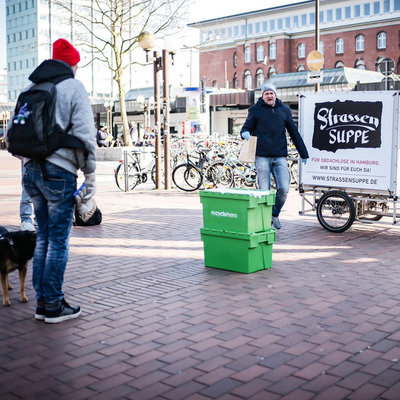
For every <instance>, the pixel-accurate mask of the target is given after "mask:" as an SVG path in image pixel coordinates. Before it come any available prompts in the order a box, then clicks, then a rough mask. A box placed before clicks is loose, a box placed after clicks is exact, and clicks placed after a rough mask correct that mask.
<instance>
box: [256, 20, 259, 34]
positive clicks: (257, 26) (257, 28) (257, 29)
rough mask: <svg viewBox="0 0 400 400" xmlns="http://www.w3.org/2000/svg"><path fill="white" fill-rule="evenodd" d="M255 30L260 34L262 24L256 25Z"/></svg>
mask: <svg viewBox="0 0 400 400" xmlns="http://www.w3.org/2000/svg"><path fill="white" fill-rule="evenodd" d="M255 29H256V33H260V23H259V22H256V23H255Z"/></svg>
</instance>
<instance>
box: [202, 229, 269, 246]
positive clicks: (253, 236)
mask: <svg viewBox="0 0 400 400" xmlns="http://www.w3.org/2000/svg"><path fill="white" fill-rule="evenodd" d="M200 233H201V234H202V235H210V236H222V237H226V238H230V239H239V240H247V241H249V242H250V245H249V247H257V246H258V245H259V244H260V243H264V242H266V243H268V244H273V243H275V239H276V229H275V228H271V229H269V230H267V231H264V232H257V233H241V232H230V231H221V230H218V229H209V228H200Z"/></svg>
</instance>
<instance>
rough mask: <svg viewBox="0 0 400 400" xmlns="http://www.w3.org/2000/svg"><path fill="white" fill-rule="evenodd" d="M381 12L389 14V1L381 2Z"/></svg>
mask: <svg viewBox="0 0 400 400" xmlns="http://www.w3.org/2000/svg"><path fill="white" fill-rule="evenodd" d="M383 12H385V13H388V12H390V0H385V1H384V2H383Z"/></svg>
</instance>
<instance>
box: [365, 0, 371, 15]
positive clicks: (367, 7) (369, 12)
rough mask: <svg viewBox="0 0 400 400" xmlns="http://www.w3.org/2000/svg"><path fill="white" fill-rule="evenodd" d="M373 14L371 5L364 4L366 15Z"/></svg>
mask: <svg viewBox="0 0 400 400" xmlns="http://www.w3.org/2000/svg"><path fill="white" fill-rule="evenodd" d="M370 14H371V7H370V5H369V3H366V4H364V15H370Z"/></svg>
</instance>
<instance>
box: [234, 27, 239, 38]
mask: <svg viewBox="0 0 400 400" xmlns="http://www.w3.org/2000/svg"><path fill="white" fill-rule="evenodd" d="M233 34H234V36H235V37H236V36H239V27H238V26H234V27H233Z"/></svg>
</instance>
